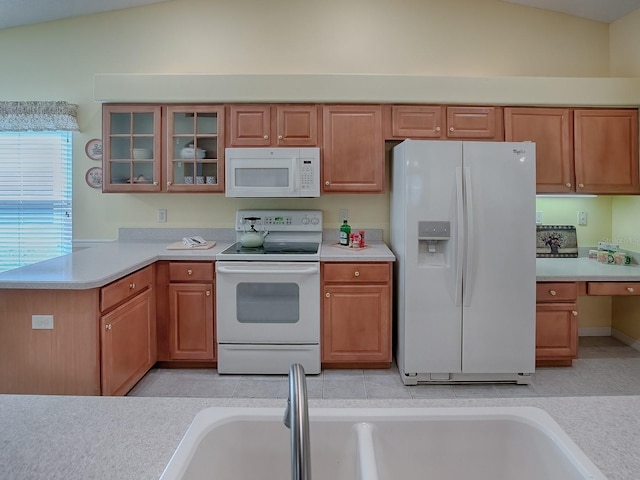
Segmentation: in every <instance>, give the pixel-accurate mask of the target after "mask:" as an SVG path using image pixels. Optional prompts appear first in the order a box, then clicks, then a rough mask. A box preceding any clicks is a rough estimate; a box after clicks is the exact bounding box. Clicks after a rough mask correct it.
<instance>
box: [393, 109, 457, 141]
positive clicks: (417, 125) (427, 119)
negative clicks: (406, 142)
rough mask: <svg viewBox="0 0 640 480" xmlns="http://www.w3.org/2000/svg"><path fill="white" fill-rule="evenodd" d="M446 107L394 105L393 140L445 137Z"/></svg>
mask: <svg viewBox="0 0 640 480" xmlns="http://www.w3.org/2000/svg"><path fill="white" fill-rule="evenodd" d="M444 111H445V109H444V107H439V106H428V105H393V106H392V107H391V136H392V138H402V139H404V138H432V139H440V138H443V137H444V132H443V131H442V124H443V116H444Z"/></svg>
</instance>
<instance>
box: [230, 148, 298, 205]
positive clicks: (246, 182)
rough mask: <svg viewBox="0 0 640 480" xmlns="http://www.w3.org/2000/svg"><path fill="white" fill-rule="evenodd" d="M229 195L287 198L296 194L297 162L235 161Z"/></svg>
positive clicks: (278, 160) (273, 160) (288, 160)
mask: <svg viewBox="0 0 640 480" xmlns="http://www.w3.org/2000/svg"><path fill="white" fill-rule="evenodd" d="M230 167H231V168H230V172H229V174H230V176H228V177H227V180H228V182H229V185H228V188H227V193H230V195H228V196H234V197H287V196H293V195H294V193H295V191H296V190H295V182H294V178H295V161H294V159H292V158H289V159H264V160H262V159H261V160H258V161H256V160H255V159H234V160H233V161H232V162H231V164H230Z"/></svg>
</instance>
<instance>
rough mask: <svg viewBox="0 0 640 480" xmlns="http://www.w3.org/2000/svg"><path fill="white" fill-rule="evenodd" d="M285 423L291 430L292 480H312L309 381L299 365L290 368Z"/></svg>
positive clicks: (295, 364)
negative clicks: (308, 400)
mask: <svg viewBox="0 0 640 480" xmlns="http://www.w3.org/2000/svg"><path fill="white" fill-rule="evenodd" d="M283 421H284V424H285V426H286V427H287V428H288V429H290V430H291V480H311V450H310V446H309V405H308V402H307V380H306V377H305V373H304V368H303V367H302V365H300V364H298V363H294V364H293V365H291V367H290V368H289V398H288V399H287V408H286V410H285V412H284V419H283Z"/></svg>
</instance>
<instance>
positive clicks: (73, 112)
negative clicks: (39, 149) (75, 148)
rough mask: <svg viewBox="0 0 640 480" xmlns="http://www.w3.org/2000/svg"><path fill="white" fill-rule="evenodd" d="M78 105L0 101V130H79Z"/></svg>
mask: <svg viewBox="0 0 640 480" xmlns="http://www.w3.org/2000/svg"><path fill="white" fill-rule="evenodd" d="M77 116H78V105H74V104H72V103H67V102H35V101H34V102H0V131H3V132H26V131H35V132H42V131H55V130H67V131H72V132H78V131H80V128H79V127H78V120H77Z"/></svg>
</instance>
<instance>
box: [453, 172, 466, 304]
mask: <svg viewBox="0 0 640 480" xmlns="http://www.w3.org/2000/svg"><path fill="white" fill-rule="evenodd" d="M456 225H457V233H456V253H455V262H456V263H455V265H456V267H455V268H456V273H455V282H456V283H455V298H454V301H455V305H456V306H457V307H459V306H460V305H462V267H463V259H464V230H465V225H464V188H463V178H462V167H456Z"/></svg>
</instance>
